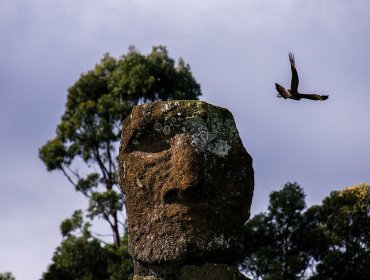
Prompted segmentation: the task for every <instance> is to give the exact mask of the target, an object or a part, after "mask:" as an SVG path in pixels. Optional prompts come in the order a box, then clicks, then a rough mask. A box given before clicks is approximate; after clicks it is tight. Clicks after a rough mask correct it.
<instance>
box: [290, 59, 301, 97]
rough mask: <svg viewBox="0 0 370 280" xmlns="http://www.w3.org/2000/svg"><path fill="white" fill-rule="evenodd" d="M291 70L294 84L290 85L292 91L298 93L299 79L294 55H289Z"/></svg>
mask: <svg viewBox="0 0 370 280" xmlns="http://www.w3.org/2000/svg"><path fill="white" fill-rule="evenodd" d="M289 61H290V69H291V70H292V82H291V84H290V90H291V91H292V92H298V84H299V78H298V73H297V69H296V68H295V59H294V54H293V53H289Z"/></svg>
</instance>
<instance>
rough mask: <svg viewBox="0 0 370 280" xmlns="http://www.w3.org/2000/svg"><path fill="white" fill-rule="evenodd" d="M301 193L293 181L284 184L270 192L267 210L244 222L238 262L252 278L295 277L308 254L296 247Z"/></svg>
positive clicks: (302, 204)
mask: <svg viewBox="0 0 370 280" xmlns="http://www.w3.org/2000/svg"><path fill="white" fill-rule="evenodd" d="M304 198H305V194H304V192H303V189H302V188H301V187H300V186H299V185H298V184H297V183H287V184H285V186H284V187H283V188H282V190H280V191H276V192H272V193H271V194H270V205H269V207H268V212H267V213H260V214H258V215H256V216H255V217H253V218H252V219H251V220H249V221H248V222H247V223H246V226H245V241H246V242H245V243H246V244H245V245H246V252H245V253H246V257H245V259H244V261H243V263H242V267H243V269H245V270H247V271H248V272H249V274H250V276H252V277H253V279H274V280H278V279H281V280H283V279H299V278H300V277H302V276H303V275H304V273H305V270H306V267H307V264H308V262H309V257H308V255H307V254H306V253H304V252H302V251H301V250H300V246H301V242H302V238H304V235H305V234H304V232H302V230H301V224H302V223H303V221H304V218H303V213H302V211H303V209H304V208H305V201H304Z"/></svg>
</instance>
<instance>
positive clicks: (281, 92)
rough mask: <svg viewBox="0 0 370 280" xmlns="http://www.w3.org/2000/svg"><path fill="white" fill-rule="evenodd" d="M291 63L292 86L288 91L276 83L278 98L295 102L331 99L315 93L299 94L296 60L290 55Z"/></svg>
mask: <svg viewBox="0 0 370 280" xmlns="http://www.w3.org/2000/svg"><path fill="white" fill-rule="evenodd" d="M289 61H290V68H291V70H292V82H291V84H290V89H286V88H284V87H282V86H281V85H279V84H277V83H275V87H276V90H277V91H278V94H277V97H279V98H280V97H283V98H284V99H287V98H289V99H293V100H300V99H302V98H305V99H310V100H326V99H328V98H329V96H328V95H319V94H315V93H309V94H307V93H299V92H298V83H299V79H298V73H297V69H296V67H295V60H294V54H293V53H289Z"/></svg>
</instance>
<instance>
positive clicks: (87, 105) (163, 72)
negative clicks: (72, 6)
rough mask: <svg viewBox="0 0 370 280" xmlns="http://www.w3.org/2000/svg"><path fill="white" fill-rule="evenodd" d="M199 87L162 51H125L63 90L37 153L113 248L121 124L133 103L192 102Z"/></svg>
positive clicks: (118, 221)
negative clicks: (102, 226) (104, 230)
mask: <svg viewBox="0 0 370 280" xmlns="http://www.w3.org/2000/svg"><path fill="white" fill-rule="evenodd" d="M200 95H201V91H200V86H199V84H198V83H197V82H196V80H195V79H194V78H193V76H192V73H191V70H190V66H189V65H188V64H185V62H184V61H183V60H182V59H179V61H178V63H177V64H176V63H175V61H174V60H173V59H172V58H170V57H169V56H168V52H167V50H166V48H165V47H163V46H158V47H153V49H152V51H151V53H149V54H148V55H143V54H141V53H140V52H138V51H137V50H136V49H135V48H134V47H130V48H129V51H128V53H127V54H126V55H123V56H122V57H121V58H119V59H115V58H113V57H111V56H110V55H109V54H106V55H105V56H104V57H103V58H102V60H101V61H100V63H98V64H97V65H96V66H95V68H94V69H92V70H90V71H88V72H87V73H84V74H82V75H81V76H80V78H79V79H78V81H77V82H76V83H75V84H74V85H73V86H71V87H70V88H69V89H68V96H67V103H66V108H65V112H64V114H63V116H62V118H61V122H60V123H59V125H58V126H57V129H56V136H55V137H54V138H53V139H51V140H49V141H48V142H47V143H46V144H45V145H44V146H42V147H41V148H40V150H39V157H40V158H41V160H42V161H43V162H44V163H45V165H46V168H47V170H48V171H54V170H58V171H60V172H61V173H62V174H63V175H64V176H65V177H66V178H67V179H68V181H69V182H70V183H71V184H72V185H73V186H74V187H75V189H76V190H77V191H78V192H80V193H82V194H83V195H84V196H85V197H86V198H87V199H88V201H89V207H88V209H87V216H88V217H89V218H90V219H91V220H93V219H94V218H102V219H104V220H105V221H106V222H107V223H108V224H109V226H110V228H111V230H112V235H113V240H114V244H115V245H116V246H117V247H119V246H120V245H121V240H120V239H121V235H122V233H123V228H124V218H123V217H121V216H120V212H121V210H122V208H123V205H124V203H125V199H124V196H123V195H122V194H121V192H120V189H119V186H118V182H117V147H118V140H119V138H120V134H121V123H122V121H123V119H124V118H125V117H127V116H128V115H129V114H130V112H131V109H132V107H133V106H134V105H136V104H138V103H144V102H150V101H156V100H170V99H197V98H198V97H199V96H200Z"/></svg>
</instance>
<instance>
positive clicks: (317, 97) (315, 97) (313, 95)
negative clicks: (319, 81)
mask: <svg viewBox="0 0 370 280" xmlns="http://www.w3.org/2000/svg"><path fill="white" fill-rule="evenodd" d="M298 95H299V97H300V98H305V99H310V100H326V99H328V98H329V95H320V94H316V93H298Z"/></svg>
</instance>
